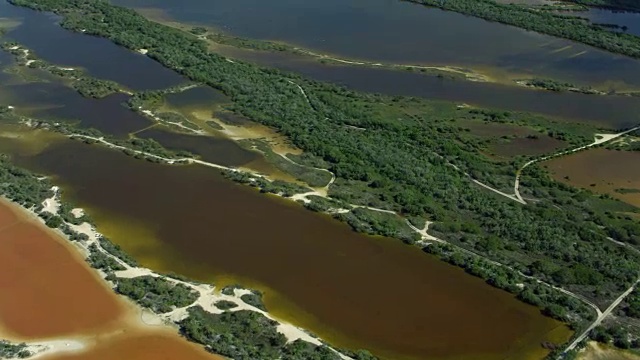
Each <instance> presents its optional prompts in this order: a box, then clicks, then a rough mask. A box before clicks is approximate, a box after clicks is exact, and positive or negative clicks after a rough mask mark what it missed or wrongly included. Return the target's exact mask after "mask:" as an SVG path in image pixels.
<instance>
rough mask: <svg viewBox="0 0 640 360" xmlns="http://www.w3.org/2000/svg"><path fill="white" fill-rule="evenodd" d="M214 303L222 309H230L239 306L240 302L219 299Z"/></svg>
mask: <svg viewBox="0 0 640 360" xmlns="http://www.w3.org/2000/svg"><path fill="white" fill-rule="evenodd" d="M213 305H215V307H217V308H218V309H220V310H230V309H233V308H236V307H238V304H236V303H234V302H233V301H229V300H219V301H216V302H215V304H213Z"/></svg>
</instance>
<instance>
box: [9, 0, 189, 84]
mask: <svg viewBox="0 0 640 360" xmlns="http://www.w3.org/2000/svg"><path fill="white" fill-rule="evenodd" d="M0 14H2V16H6V17H11V18H18V19H21V20H22V24H21V25H20V26H18V27H17V28H15V29H13V30H12V31H9V32H8V33H7V34H6V35H5V38H7V39H10V40H14V41H17V42H19V43H21V44H23V45H24V46H26V47H27V48H29V49H31V50H33V51H34V52H35V54H36V56H37V57H39V58H41V59H44V60H46V61H49V62H51V63H54V64H56V65H61V66H68V67H81V68H84V69H86V70H87V71H88V73H89V74H91V75H93V76H95V77H97V78H101V79H108V80H113V81H116V82H118V83H120V84H122V85H124V86H126V87H128V88H130V89H132V90H146V89H160V88H166V87H170V86H174V85H178V84H180V83H183V82H186V80H185V79H184V78H183V77H182V76H180V75H178V74H177V73H175V72H173V71H171V70H169V69H167V68H164V67H163V66H162V65H160V64H159V63H157V62H155V61H153V60H151V59H150V58H148V57H146V56H143V55H141V54H137V53H134V52H131V51H129V50H127V49H125V48H122V47H119V46H117V45H115V44H114V43H112V42H111V41H109V40H107V39H101V38H96V37H93V36H86V35H82V34H78V33H73V32H71V31H67V30H65V29H63V28H61V27H60V26H58V25H57V24H56V21H57V18H56V17H55V16H53V15H51V14H46V13H39V12H36V11H32V10H29V9H25V8H20V7H15V6H12V5H9V4H8V3H7V2H6V1H5V0H0Z"/></svg>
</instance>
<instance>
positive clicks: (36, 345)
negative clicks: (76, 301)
mask: <svg viewBox="0 0 640 360" xmlns="http://www.w3.org/2000/svg"><path fill="white" fill-rule="evenodd" d="M51 190H52V191H53V193H54V195H53V196H52V197H50V198H48V199H45V200H44V201H43V202H42V206H43V209H42V210H41V211H40V213H44V212H49V213H52V214H54V215H57V214H58V211H59V209H60V207H61V203H60V198H59V197H60V194H59V188H58V187H56V186H54V187H52V189H51ZM0 202H2V203H4V204H5V205H6V206H8V207H9V208H11V209H15V210H16V212H20V213H21V214H20V215H22V216H23V217H26V218H27V219H28V220H30V221H33V222H37V223H38V225H39V226H41V227H42V228H45V229H46V230H47V232H49V233H52V235H55V237H54V236H52V238H54V239H56V240H59V241H60V242H61V243H63V245H64V246H65V247H66V248H68V249H73V251H72V253H73V254H75V255H77V256H78V257H79V258H80V259H82V260H83V262H84V263H85V265H86V266H88V264H86V259H87V257H88V255H89V253H90V251H89V246H91V245H95V246H96V247H97V249H98V250H99V251H100V252H102V253H103V254H105V255H106V256H109V257H110V258H112V259H114V260H115V261H117V262H118V263H119V264H121V265H122V266H123V267H124V268H125V270H122V271H117V272H115V275H116V276H117V277H121V278H134V277H138V276H152V277H158V278H162V279H164V280H166V281H169V282H171V283H174V284H182V285H184V286H187V287H189V288H191V289H193V290H194V291H196V292H197V293H198V294H199V296H198V299H197V300H196V301H195V302H194V303H192V304H189V305H187V306H185V307H181V308H177V309H174V310H173V311H171V312H169V313H166V314H156V313H154V312H152V311H150V310H148V309H146V308H143V307H141V306H139V305H137V304H135V303H134V302H133V301H132V300H130V299H129V298H127V297H124V296H117V298H118V300H120V301H123V302H124V303H126V304H128V305H129V307H130V308H131V309H132V310H133V311H130V314H129V315H128V316H125V318H127V319H126V320H127V321H125V322H126V323H128V324H129V325H134V326H136V325H137V326H139V327H141V328H154V329H158V327H159V326H161V327H163V328H165V329H174V331H175V329H176V326H175V323H176V322H177V321H180V320H182V319H184V318H186V316H187V315H188V313H187V308H189V307H191V306H201V307H202V308H203V309H204V310H205V311H207V312H210V313H213V314H219V313H222V312H223V310H220V309H218V308H217V307H216V306H215V305H214V304H215V303H216V302H217V301H221V300H223V301H229V302H233V303H235V304H236V307H234V308H233V309H231V310H230V311H237V310H250V311H254V312H258V313H261V314H263V315H264V316H265V317H267V318H269V319H271V320H274V321H276V322H277V323H278V325H277V330H278V332H280V333H282V334H283V335H285V337H286V338H287V342H292V341H295V340H298V339H301V340H304V341H307V342H309V343H312V344H315V345H323V342H322V341H321V340H320V339H318V338H316V337H314V336H312V335H310V334H309V333H307V332H306V331H305V330H303V329H301V328H298V327H296V326H295V325H292V324H289V323H286V322H283V321H280V320H277V319H275V318H273V317H272V316H271V315H270V314H269V313H268V312H265V311H262V310H260V309H258V308H255V307H253V306H251V305H249V304H247V303H245V302H244V301H243V300H242V299H241V296H243V295H245V294H250V293H251V290H248V289H241V288H238V289H234V291H233V294H232V295H225V294H222V293H220V292H219V291H217V290H219V289H217V288H216V287H215V286H211V285H208V284H196V283H191V282H186V281H182V280H177V279H174V278H170V277H166V276H163V275H160V274H157V273H155V272H153V271H152V270H150V269H147V268H143V267H132V266H130V265H128V264H126V263H124V262H123V261H122V260H120V259H118V258H116V257H115V256H113V255H111V254H110V253H108V252H107V251H106V250H104V249H103V248H102V247H101V245H100V242H99V241H98V239H99V238H100V237H101V236H102V235H101V234H100V233H99V232H97V231H96V229H95V228H94V227H93V225H91V224H89V223H87V222H85V223H82V224H80V225H73V224H70V223H65V224H66V225H68V226H69V227H70V228H71V229H72V230H73V231H75V232H76V233H77V234H84V235H86V236H87V238H88V239H87V240H86V241H74V242H71V241H70V240H69V238H68V236H67V235H65V234H64V233H62V231H60V230H59V229H50V228H48V227H46V225H45V224H44V220H43V219H42V218H41V217H40V215H39V214H40V213H37V212H35V211H34V210H33V209H26V208H24V207H22V206H20V205H19V204H17V203H14V202H12V201H10V200H8V199H5V198H0ZM72 214H73V215H74V216H76V217H77V218H79V217H81V216H82V215H83V214H84V210H83V209H81V208H75V209H73V210H72ZM90 269H92V270H93V271H91V273H92V274H94V276H96V277H98V278H100V283H102V284H104V285H105V286H108V287H109V289H113V284H111V283H110V282H108V281H106V280H105V277H106V275H105V274H104V273H103V272H102V271H100V270H96V269H93V268H90ZM175 335H178V334H177V333H176V334H175ZM9 338H10V339H9V340H10V341H17V342H23V341H24V340H23V339H19V338H14V339H11V336H9ZM90 342H91V341H88V340H86V339H84V338H83V337H70V338H61V339H41V340H38V339H36V340H29V341H28V342H27V345H28V350H29V351H31V352H32V354H33V355H32V357H30V358H42V357H46V356H50V355H53V354H59V353H67V352H70V353H73V352H82V351H86V350H88V349H90V348H91V346H90V344H89V343H90ZM198 345H199V344H198ZM338 354H339V355H340V356H341V357H342V358H343V359H350V358H349V357H346V356H344V355H342V354H340V353H338Z"/></svg>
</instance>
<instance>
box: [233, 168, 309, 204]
mask: <svg viewBox="0 0 640 360" xmlns="http://www.w3.org/2000/svg"><path fill="white" fill-rule="evenodd" d="M222 175H224V177H225V178H227V179H229V180H232V181H235V182H238V183H240V184H245V185H249V186H252V187H255V188H258V189H260V192H263V193H269V194H280V195H282V196H286V197H289V196H293V195H295V194H303V193H306V192H310V191H312V190H311V189H309V188H306V187H304V186H301V185H298V184H293V183H290V182H286V181H282V180H274V181H269V180H267V179H265V178H262V177H257V176H253V175H251V174H249V173H246V172H242V171H231V170H223V171H222Z"/></svg>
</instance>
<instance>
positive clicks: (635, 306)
mask: <svg viewBox="0 0 640 360" xmlns="http://www.w3.org/2000/svg"><path fill="white" fill-rule="evenodd" d="M627 304H628V305H627V306H626V307H625V308H624V312H625V314H626V315H627V316H629V317H633V318H636V319H640V287H636V289H635V290H633V292H632V293H631V294H630V295H629V297H628V298H627Z"/></svg>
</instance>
